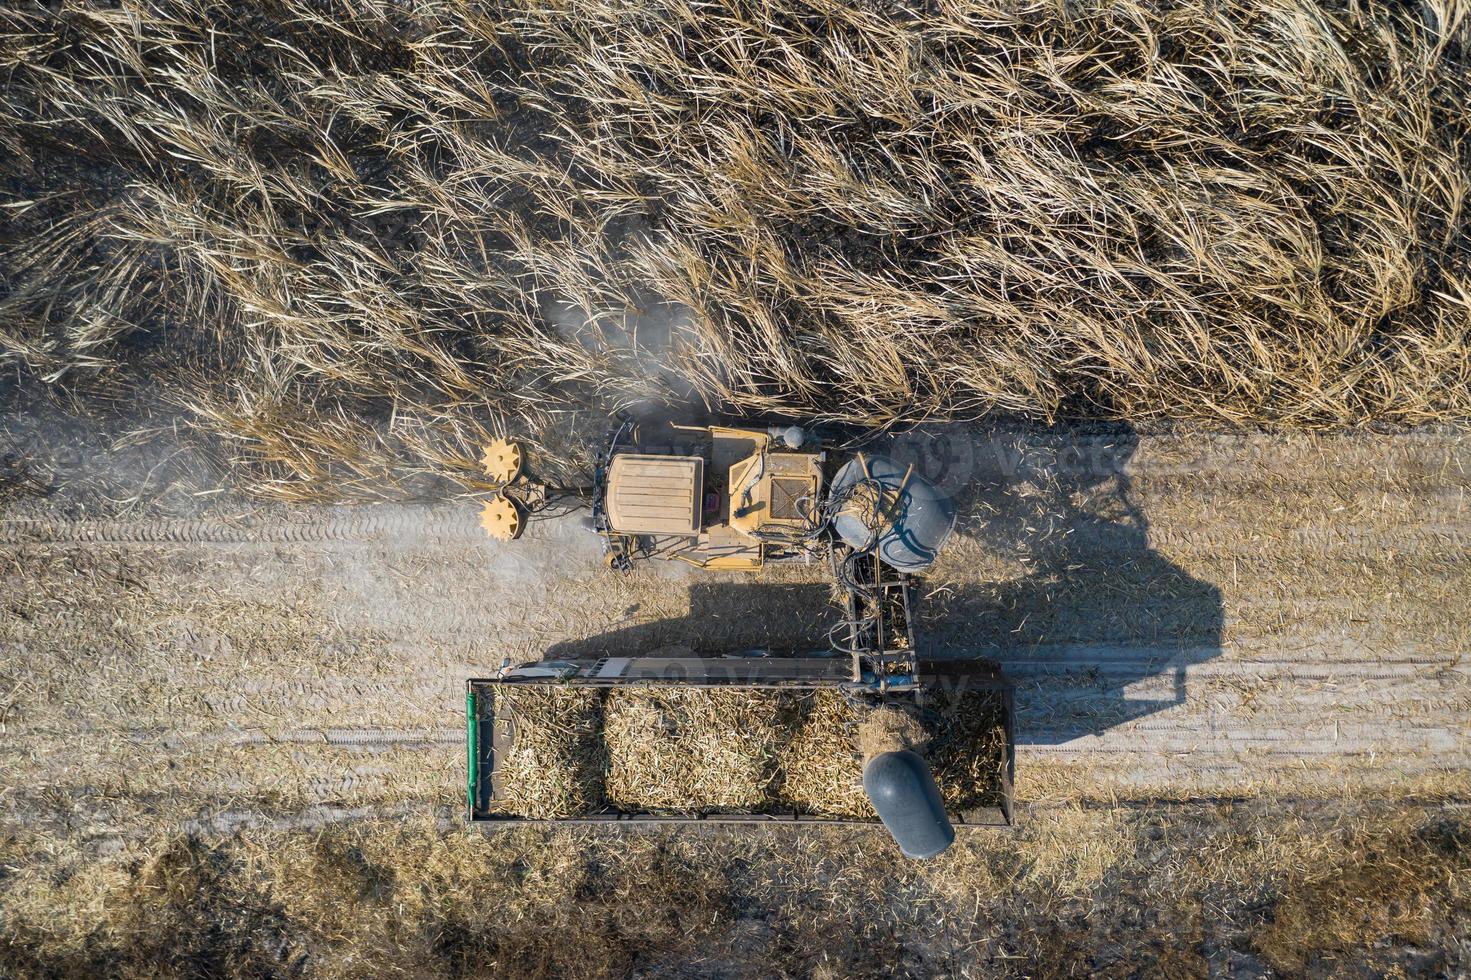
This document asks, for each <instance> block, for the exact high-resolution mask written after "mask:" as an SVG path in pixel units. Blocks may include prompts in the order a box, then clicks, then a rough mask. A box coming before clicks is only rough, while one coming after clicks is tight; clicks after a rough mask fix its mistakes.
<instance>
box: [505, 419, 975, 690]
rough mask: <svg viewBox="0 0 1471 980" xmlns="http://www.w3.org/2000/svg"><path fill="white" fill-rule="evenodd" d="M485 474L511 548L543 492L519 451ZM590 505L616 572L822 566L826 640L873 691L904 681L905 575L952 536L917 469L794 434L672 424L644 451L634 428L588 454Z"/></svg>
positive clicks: (907, 642)
mask: <svg viewBox="0 0 1471 980" xmlns="http://www.w3.org/2000/svg"><path fill="white" fill-rule="evenodd" d="M483 462H484V464H485V468H486V472H487V473H488V474H489V475H490V477H491V479H492V482H493V486H494V487H495V490H494V492H493V493H492V495H491V497H490V499H489V500H488V501H487V502H486V504H485V506H484V509H483V511H482V515H481V520H482V524H483V526H484V527H485V529H486V531H487V533H489V534H490V535H491V536H492V537H495V538H499V539H502V540H511V539H514V538H515V537H517V536H518V535H519V534H520V533H521V530H522V528H523V527H524V525H525V521H526V518H527V517H528V516H529V514H531V513H534V512H535V510H536V509H537V508H538V507H539V506H541V505H542V504H543V502H544V501H546V500H547V499H548V493H547V490H546V488H545V487H544V486H542V485H540V484H538V483H536V482H535V481H533V480H531V479H530V478H529V477H528V476H527V475H526V468H525V461H524V458H523V454H522V451H521V449H520V447H519V446H518V445H517V444H515V443H510V442H505V441H501V442H497V443H496V444H494V445H492V446H490V447H489V448H487V450H486V453H485V456H484V459H483ZM588 496H589V497H590V504H591V509H592V520H591V523H592V529H593V531H594V532H596V534H597V535H598V537H599V538H600V539H601V541H602V547H603V555H604V560H605V561H606V562H607V564H608V566H609V567H610V568H613V569H615V570H618V571H627V570H629V569H631V568H632V567H633V565H634V563H635V562H639V561H646V560H664V561H681V562H685V563H688V564H690V565H694V566H696V567H698V568H702V569H708V570H710V571H734V572H756V571H759V570H760V569H762V568H763V567H765V566H767V565H770V564H777V563H782V562H793V561H802V562H813V561H825V562H827V563H828V564H829V566H830V567H831V570H832V575H833V579H834V581H835V582H836V583H837V584H838V586H839V587H840V589H841V592H842V595H843V604H844V607H845V608H844V617H843V620H842V622H841V623H840V624H839V625H838V627H837V628H836V629H835V630H834V631H833V634H832V637H831V639H832V643H833V646H834V648H835V649H837V650H839V651H842V652H844V653H847V654H849V655H850V656H851V658H852V667H853V671H852V678H851V679H852V680H853V681H854V682H865V681H866V682H869V683H872V684H873V685H875V686H876V687H879V688H881V689H882V688H887V687H890V686H892V685H895V684H902V683H905V682H906V679H907V678H909V677H910V675H912V672H913V666H914V662H913V661H914V656H915V641H914V629H913V620H912V617H911V610H912V607H913V604H914V591H915V590H914V575H915V574H916V573H918V572H920V571H922V570H923V569H925V568H926V567H928V566H929V565H930V564H931V563H932V562H933V561H934V560H935V557H936V555H937V554H938V553H939V551H940V548H941V547H942V546H943V545H944V543H945V540H946V539H947V538H948V537H949V536H950V533H951V531H952V529H953V527H954V524H955V509H954V506H953V505H952V504H951V502H950V500H949V498H947V497H946V496H945V494H944V493H942V492H941V491H940V490H939V489H938V488H937V487H936V486H935V485H934V484H933V483H931V482H930V481H928V480H926V479H925V478H924V477H923V476H922V475H920V474H919V473H917V472H915V470H914V467H913V466H912V465H903V464H900V463H898V462H896V461H894V460H893V459H891V458H889V457H887V456H882V455H867V454H864V453H861V452H858V453H846V452H838V451H835V450H834V449H833V448H832V447H830V446H828V445H826V444H825V443H824V441H823V440H822V439H821V438H820V437H818V436H817V435H815V434H814V433H813V432H812V431H811V430H808V429H804V428H801V427H799V426H782V427H771V428H764V429H756V428H730V427H725V426H715V425H712V426H689V425H670V426H669V427H668V432H667V434H663V435H661V436H660V437H659V438H658V439H657V440H650V441H643V440H641V439H640V438H639V430H638V427H637V426H635V425H634V424H633V423H631V422H630V423H625V424H623V425H620V426H619V427H618V428H617V429H615V430H614V431H613V432H612V433H611V434H610V435H609V436H608V438H607V440H606V443H605V444H604V445H603V447H602V448H601V450H600V451H599V453H598V454H597V458H596V463H595V466H594V474H593V483H592V486H591V488H590V490H589V491H588Z"/></svg>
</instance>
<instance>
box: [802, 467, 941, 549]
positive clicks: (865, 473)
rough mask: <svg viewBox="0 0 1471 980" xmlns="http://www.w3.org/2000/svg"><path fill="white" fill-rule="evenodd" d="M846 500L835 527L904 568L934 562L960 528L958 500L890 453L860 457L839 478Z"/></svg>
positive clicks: (837, 487)
mask: <svg viewBox="0 0 1471 980" xmlns="http://www.w3.org/2000/svg"><path fill="white" fill-rule="evenodd" d="M830 496H831V499H833V500H835V501H839V502H841V504H842V506H840V507H839V508H838V510H837V514H836V516H835V517H834V519H833V530H835V531H836V532H837V534H838V536H839V537H840V538H842V539H843V541H844V542H845V543H846V544H847V545H848V546H849V547H852V548H856V549H858V550H860V551H862V550H868V549H873V550H876V551H877V553H878V556H879V558H881V559H883V561H884V562H885V563H886V564H888V565H889V566H891V567H893V568H896V569H898V570H899V571H901V572H917V571H920V570H922V569H924V568H927V567H929V566H930V565H931V564H932V563H933V562H934V560H935V558H936V556H938V555H939V553H940V549H941V548H942V547H943V546H944V544H945V541H946V539H948V538H949V537H950V534H951V532H952V531H953V530H954V529H955V505H954V503H952V502H951V500H950V498H949V497H947V496H946V495H945V494H944V493H943V492H941V490H940V488H939V487H937V486H935V485H934V484H933V483H931V482H930V481H929V480H926V479H925V478H924V477H923V476H920V475H919V474H918V473H916V472H914V471H913V469H912V468H911V467H909V466H906V465H903V464H901V463H898V462H896V461H895V460H893V459H890V458H889V457H887V456H859V457H855V458H854V459H851V460H849V461H848V462H847V463H845V464H844V465H843V466H842V468H841V469H839V470H838V472H837V474H836V475H835V476H834V477H833V482H832V487H831V490H830Z"/></svg>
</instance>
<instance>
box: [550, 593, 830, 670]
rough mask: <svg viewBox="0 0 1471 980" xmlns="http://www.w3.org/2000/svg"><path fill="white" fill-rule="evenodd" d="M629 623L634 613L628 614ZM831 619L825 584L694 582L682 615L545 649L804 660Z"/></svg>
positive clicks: (575, 653)
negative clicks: (798, 657) (763, 654)
mask: <svg viewBox="0 0 1471 980" xmlns="http://www.w3.org/2000/svg"><path fill="white" fill-rule="evenodd" d="M628 614H629V616H630V618H635V617H637V615H638V610H637V609H632V608H631V609H629V610H628ZM837 621H838V607H837V606H836V605H835V604H834V603H833V601H832V589H831V587H829V586H828V585H825V584H775V583H762V582H750V581H746V580H738V581H709V582H696V583H693V584H692V585H691V586H690V589H689V612H688V613H687V614H686V615H684V616H681V617H678V618H672V619H659V620H652V621H648V622H635V623H633V624H632V625H629V626H625V627H622V628H618V629H613V630H609V631H606V632H603V633H601V634H599V635H596V636H589V637H585V638H579V639H573V640H566V641H563V642H561V643H557V644H554V645H553V646H551V647H550V648H549V649H548V650H547V653H546V656H547V658H548V659H551V660H571V659H575V658H580V657H629V656H654V655H663V656H670V655H674V654H675V653H677V652H679V651H688V652H690V653H695V654H705V655H712V654H713V655H723V654H741V653H755V652H757V651H768V652H770V653H772V654H776V655H783V654H785V655H803V654H812V653H826V652H827V651H828V639H827V634H828V630H829V629H830V628H831V627H832V626H833V625H835V624H836V623H837Z"/></svg>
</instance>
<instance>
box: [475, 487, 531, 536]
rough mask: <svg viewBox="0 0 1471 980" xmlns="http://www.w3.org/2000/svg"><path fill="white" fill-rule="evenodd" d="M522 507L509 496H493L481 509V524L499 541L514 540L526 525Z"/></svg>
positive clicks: (486, 531) (487, 532)
mask: <svg viewBox="0 0 1471 980" xmlns="http://www.w3.org/2000/svg"><path fill="white" fill-rule="evenodd" d="M525 523H526V522H525V521H524V520H523V519H522V517H521V508H519V507H517V506H516V502H515V501H514V500H512V499H510V498H509V497H502V496H500V495H497V496H494V497H491V498H490V499H489V500H487V501H486V502H485V506H484V507H482V508H481V509H480V526H481V527H483V528H485V533H486V534H488V535H490V536H491V537H492V538H495V539H496V540H497V541H514V540H516V537H517V536H518V535H520V533H521V529H522V528H523V527H524V526H525Z"/></svg>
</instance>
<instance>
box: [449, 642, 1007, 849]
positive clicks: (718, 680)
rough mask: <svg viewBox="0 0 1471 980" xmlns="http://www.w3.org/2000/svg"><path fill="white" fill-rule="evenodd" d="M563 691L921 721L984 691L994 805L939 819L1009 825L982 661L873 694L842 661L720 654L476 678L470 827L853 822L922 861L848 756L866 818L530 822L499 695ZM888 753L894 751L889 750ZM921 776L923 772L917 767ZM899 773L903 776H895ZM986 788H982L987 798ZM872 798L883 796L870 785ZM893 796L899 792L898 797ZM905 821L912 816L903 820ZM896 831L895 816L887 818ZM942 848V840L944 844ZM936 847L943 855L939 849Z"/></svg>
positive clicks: (600, 815) (750, 815)
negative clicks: (513, 780)
mask: <svg viewBox="0 0 1471 980" xmlns="http://www.w3.org/2000/svg"><path fill="white" fill-rule="evenodd" d="M528 685H530V686H541V687H553V686H556V687H561V688H563V689H581V690H603V691H609V692H615V691H628V690H632V689H637V688H655V689H658V688H679V689H700V688H704V689H725V690H746V691H766V692H774V691H787V692H793V693H794V694H795V693H798V692H807V691H828V692H833V693H834V694H840V695H841V696H843V697H844V698H846V699H848V700H849V701H851V703H852V704H853V707H854V710H855V717H856V716H858V715H861V714H862V713H863V712H866V711H870V710H872V709H875V708H878V707H881V706H899V707H902V708H904V709H906V710H910V711H913V712H916V713H918V714H921V715H922V714H923V713H924V712H926V711H927V710H931V709H932V708H933V706H934V705H935V704H936V703H938V702H941V701H944V702H946V703H958V699H960V698H962V697H965V696H968V695H978V694H984V695H986V696H987V697H988V698H995V699H996V701H997V702H998V703H999V704H1000V706H1001V708H1000V714H1001V725H1002V728H1003V733H1004V734H1003V738H1002V745H1001V746H1000V748H999V752H1000V753H1001V756H1000V758H998V759H997V760H996V771H995V785H994V793H993V794H992V795H993V797H994V802H993V803H992V804H991V805H985V806H977V807H974V808H970V809H966V810H958V811H957V810H951V811H949V812H946V813H944V818H946V819H948V822H949V823H950V824H951V825H953V827H955V828H959V829H964V830H971V829H979V828H988V829H1003V828H1009V827H1011V826H1012V825H1013V822H1014V811H1013V792H1012V786H1013V781H1014V778H1015V765H1016V758H1015V735H1014V729H1013V712H1014V708H1013V698H1012V685H1011V684H1010V682H1009V681H1007V680H1006V679H1005V678H1004V677H1003V676H1002V674H1001V672H1000V671H999V669H997V668H996V666H995V665H994V664H992V663H990V662H989V661H984V660H966V659H953V660H927V661H921V662H920V663H919V670H918V671H917V673H916V675H915V676H913V677H912V678H910V679H909V680H908V681H906V682H905V683H902V684H897V685H895V684H890V685H888V686H886V687H885V688H884V689H882V690H881V689H880V688H879V687H878V686H877V685H875V684H872V683H862V682H858V683H855V682H854V681H853V680H852V679H851V673H850V670H849V666H848V664H847V662H845V660H844V659H842V658H839V657H832V656H749V655H740V656H723V657H698V656H679V657H660V656H647V657H605V658H599V659H585V660H567V661H547V662H542V663H538V664H531V665H527V666H523V667H518V668H513V669H510V670H508V671H506V672H505V673H504V674H503V675H502V676H498V677H493V678H476V679H472V680H470V681H469V682H468V683H467V685H466V702H465V703H466V723H467V747H468V758H467V766H468V781H467V787H466V791H467V817H468V820H469V822H470V824H471V825H472V826H475V827H480V828H504V827H513V826H521V825H526V824H532V823H547V822H553V823H570V824H593V825H603V826H608V825H614V826H625V827H647V826H654V825H660V824H739V825H752V826H755V825H759V826H767V827H774V826H782V825H787V826H797V827H801V826H813V825H823V826H831V825H863V824H873V823H878V822H880V817H881V816H884V817H885V819H883V821H882V822H883V823H884V824H885V825H886V826H889V829H890V831H891V832H894V833H895V837H896V839H899V842H900V844H901V847H904V848H905V851H906V853H908V854H910V856H915V857H923V856H928V855H927V854H922V853H918V852H919V851H922V850H925V849H926V848H925V845H924V844H923V842H920V843H916V842H915V840H912V839H911V840H909V841H908V844H909V845H911V846H906V840H905V839H904V830H903V827H902V826H901V828H900V829H899V830H898V831H896V830H895V827H894V826H893V825H891V821H890V819H888V817H893V816H895V814H894V813H893V812H892V811H891V812H888V813H885V812H884V808H885V805H886V804H885V802H884V801H883V800H879V799H874V792H875V790H874V789H872V788H870V786H869V782H870V777H871V776H872V774H871V772H869V771H868V770H871V769H872V768H873V764H874V760H873V759H867V760H862V761H861V762H860V757H859V755H858V753H857V752H856V750H855V752H854V756H853V766H854V770H853V772H854V776H855V778H856V777H857V776H858V775H859V772H860V769H861V770H863V775H864V788H865V790H867V791H868V792H869V798H870V799H871V800H874V806H875V812H874V813H873V814H872V815H871V816H867V817H863V818H852V817H832V816H824V815H822V814H817V813H804V812H799V811H797V810H782V809H780V808H763V809H762V811H761V812H708V811H700V812H685V813H678V812H668V811H662V812H650V811H647V810H635V809H622V808H618V807H615V806H610V805H596V806H593V807H589V809H588V810H587V812H582V813H576V814H571V815H567V816H562V817H558V818H555V819H545V818H532V817H527V816H523V815H519V814H517V813H515V812H512V811H510V810H508V809H507V807H506V805H505V804H506V802H507V801H508V800H509V799H511V798H512V797H514V795H515V794H514V792H513V790H514V787H512V786H510V785H508V783H507V781H506V774H505V767H504V765H503V761H504V760H505V759H506V758H507V757H508V755H509V753H510V752H511V750H512V748H513V746H514V745H515V741H516V738H517V723H516V719H515V717H514V716H513V714H512V712H510V711H507V710H504V709H503V702H504V701H506V700H508V697H506V696H503V695H504V692H508V691H513V690H515V689H524V687H525V686H528ZM889 754H890V755H893V754H894V753H889ZM925 774H926V775H927V774H928V769H925ZM901 776H907V773H901ZM990 789H991V788H988V791H989V790H990ZM877 791H878V792H880V793H884V792H887V790H885V789H883V788H880V789H878V790H877ZM901 795H902V794H901ZM911 816H912V815H911ZM896 819H898V820H899V821H900V822H901V824H902V823H903V821H904V820H905V819H907V818H906V817H905V816H904V815H903V814H900V815H898V817H897V818H896ZM946 843H948V842H946ZM939 849H941V850H943V847H940V848H939Z"/></svg>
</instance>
